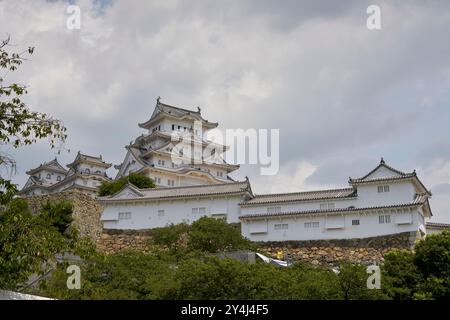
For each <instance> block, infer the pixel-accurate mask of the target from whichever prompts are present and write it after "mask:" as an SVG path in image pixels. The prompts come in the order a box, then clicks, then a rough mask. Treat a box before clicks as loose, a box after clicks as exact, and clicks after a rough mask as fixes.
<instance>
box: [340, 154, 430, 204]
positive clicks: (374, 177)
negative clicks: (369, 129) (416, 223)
mask: <svg viewBox="0 0 450 320" xmlns="http://www.w3.org/2000/svg"><path fill="white" fill-rule="evenodd" d="M383 172H384V173H383ZM377 173H381V174H377ZM399 180H412V181H413V182H414V183H415V184H416V185H417V187H418V188H419V189H420V190H421V192H422V193H426V194H427V195H428V196H431V192H430V190H428V189H427V188H426V187H425V185H424V184H423V183H422V181H420V179H419V178H418V177H417V173H416V170H414V171H413V172H406V173H405V172H403V171H400V170H397V169H394V168H393V167H391V166H389V165H387V164H386V162H385V161H384V159H383V158H381V161H380V164H379V165H378V166H377V167H375V169H373V170H372V171H370V172H369V173H368V174H366V175H365V176H363V177H361V178H356V179H354V178H351V177H350V178H349V180H348V183H349V184H350V185H352V186H354V185H358V184H364V183H378V182H391V181H399Z"/></svg>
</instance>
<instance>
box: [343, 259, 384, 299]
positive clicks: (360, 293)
mask: <svg viewBox="0 0 450 320" xmlns="http://www.w3.org/2000/svg"><path fill="white" fill-rule="evenodd" d="M367 277H368V274H367V273H366V268H365V266H363V265H360V264H355V263H345V264H343V265H341V268H340V272H339V274H338V281H339V286H340V288H341V295H342V298H343V299H344V300H373V299H387V298H388V296H386V295H385V294H384V293H383V292H382V291H381V290H378V289H368V288H367Z"/></svg>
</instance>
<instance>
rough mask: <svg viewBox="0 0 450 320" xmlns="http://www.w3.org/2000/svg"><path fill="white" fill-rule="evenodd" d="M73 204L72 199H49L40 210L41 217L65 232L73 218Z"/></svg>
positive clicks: (61, 231)
mask: <svg viewBox="0 0 450 320" xmlns="http://www.w3.org/2000/svg"><path fill="white" fill-rule="evenodd" d="M72 212H73V205H72V203H71V202H70V201H64V200H62V201H47V202H46V204H45V205H44V206H42V210H41V212H40V215H39V218H40V219H43V220H46V222H47V223H48V224H49V225H51V226H54V227H56V229H58V231H59V232H60V233H61V234H63V233H64V232H66V230H67V228H68V227H69V226H70V223H71V222H72V221H73V218H72Z"/></svg>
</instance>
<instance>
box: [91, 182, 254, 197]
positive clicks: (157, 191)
mask: <svg viewBox="0 0 450 320" xmlns="http://www.w3.org/2000/svg"><path fill="white" fill-rule="evenodd" d="M125 188H134V189H135V190H134V191H138V192H139V193H140V194H142V195H138V194H137V195H136V197H135V198H132V199H131V200H163V199H175V198H192V197H194V198H195V197H204V196H220V195H233V194H245V193H247V194H249V195H251V188H250V183H249V181H248V180H246V181H241V182H234V183H223V184H213V185H199V186H186V187H170V188H152V189H137V188H136V187H130V186H129V185H127V186H125V187H124V188H123V189H122V190H124V189H125ZM122 190H121V191H119V192H118V193H116V195H118V194H120V192H122ZM116 195H112V196H107V197H99V198H98V200H99V201H103V202H115V201H123V200H130V198H127V199H123V198H115V196H116Z"/></svg>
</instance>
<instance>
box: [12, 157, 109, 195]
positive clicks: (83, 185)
mask: <svg viewBox="0 0 450 320" xmlns="http://www.w3.org/2000/svg"><path fill="white" fill-rule="evenodd" d="M109 167H111V164H110V163H106V162H105V161H104V160H103V159H102V156H99V157H94V156H89V155H84V154H81V153H80V152H78V153H77V156H76V157H75V160H74V161H73V162H71V163H69V164H68V165H67V168H68V169H65V168H64V167H63V166H62V165H61V164H59V162H58V160H57V159H56V158H55V159H54V160H51V161H49V162H45V163H43V164H41V165H39V166H38V167H37V168H34V169H31V170H29V171H27V172H26V173H27V174H28V175H29V176H30V177H29V178H28V181H27V182H26V183H25V186H24V187H23V188H22V190H21V191H20V193H19V194H20V195H23V196H35V195H43V194H50V193H56V192H61V191H66V190H71V189H78V190H81V191H82V192H84V193H86V194H89V195H92V196H95V195H96V194H97V191H98V187H99V186H100V184H101V183H102V182H103V181H110V180H111V179H110V178H109V177H108V176H107V174H106V170H107V169H108V168H109Z"/></svg>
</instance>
